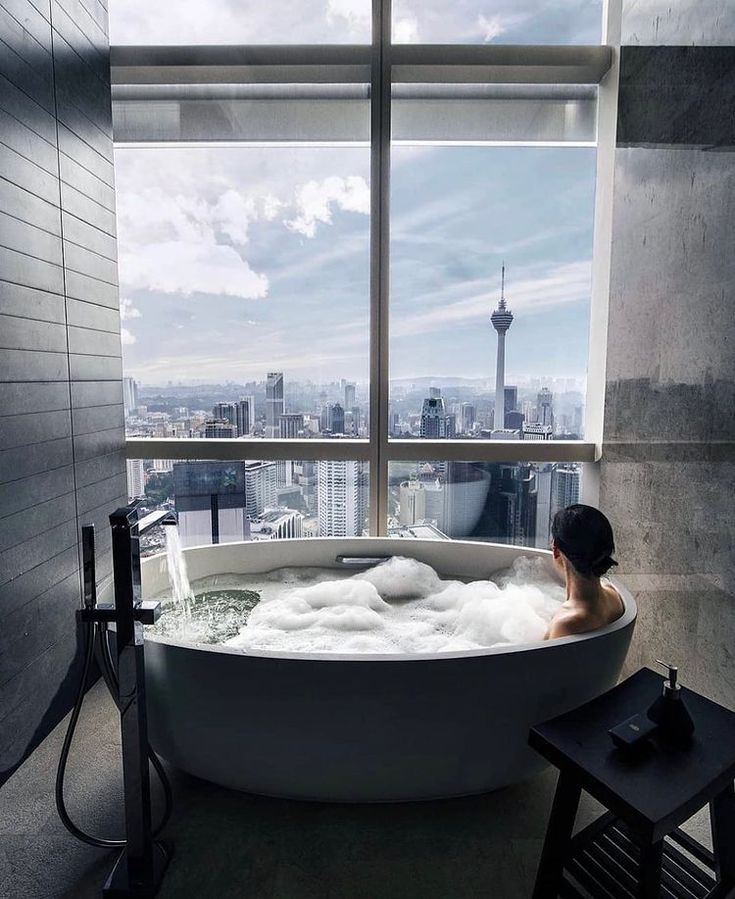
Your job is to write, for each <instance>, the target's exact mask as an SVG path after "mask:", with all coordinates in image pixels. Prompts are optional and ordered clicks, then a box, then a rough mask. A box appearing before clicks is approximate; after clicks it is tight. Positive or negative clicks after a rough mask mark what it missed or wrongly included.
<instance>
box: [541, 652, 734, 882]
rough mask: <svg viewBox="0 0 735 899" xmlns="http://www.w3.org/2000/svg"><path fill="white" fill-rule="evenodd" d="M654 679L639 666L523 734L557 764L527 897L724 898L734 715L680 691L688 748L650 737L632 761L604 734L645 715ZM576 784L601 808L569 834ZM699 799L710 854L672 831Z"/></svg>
mask: <svg viewBox="0 0 735 899" xmlns="http://www.w3.org/2000/svg"><path fill="white" fill-rule="evenodd" d="M662 682H663V678H662V677H661V676H660V675H659V674H657V673H656V672H654V671H651V670H650V669H648V668H642V669H641V670H640V671H638V672H636V674H634V675H633V676H632V677H631V678H629V679H628V680H626V681H624V682H623V683H621V684H619V685H618V686H617V687H614V688H613V689H612V690H609V691H608V692H607V693H605V694H603V695H602V696H600V697H598V698H597V699H594V700H592V701H591V702H588V703H586V704H585V705H583V706H580V708H578V709H575V710H574V711H572V712H568V713H566V714H565V715H560V716H559V717H558V718H554V719H552V720H551V721H547V722H546V723H545V724H540V725H538V726H537V727H534V728H533V729H532V730H531V732H530V734H529V743H530V745H531V746H532V747H533V748H534V749H536V750H537V751H538V752H540V753H541V755H543V756H544V757H545V758H546V759H548V760H549V761H550V762H551V763H552V764H553V765H555V766H556V767H557V768H558V769H559V781H558V784H557V787H556V795H555V796H554V804H553V806H552V809H551V817H550V819H549V824H548V828H547V831H546V839H545V841H544V848H543V852H542V854H541V862H540V864H539V870H538V875H537V877H536V886H535V889H534V893H533V897H534V899H555V897H557V896H562V897H598V896H599V897H603V896H604V897H618V896H620V897H645V899H653V897H656V899H658V897H663V899H683V897H686V899H698V897H710V899H715V897H717V899H724V897H725V896H726V895H727V894H728V893H729V891H730V890H731V889H732V888H733V887H735V791H734V790H733V778H735V714H733V712H730V711H728V710H727V709H725V708H723V707H722V706H720V705H717V703H715V702H711V701H710V700H708V699H705V698H704V697H703V696H700V695H699V694H697V693H694V692H692V691H691V690H687V689H685V688H682V697H683V699H684V701H685V702H686V705H687V708H688V709H689V712H690V714H691V716H692V718H693V719H694V725H695V728H696V731H695V733H694V737H693V740H692V743H691V745H690V746H689V747H687V748H686V749H674V748H670V747H666V746H664V745H662V744H660V743H658V742H656V741H655V740H654V743H655V745H654V746H652V747H651V749H650V751H648V752H646V753H643V754H641V755H637V756H636V757H633V758H631V757H626V756H625V755H624V754H623V753H621V751H620V750H619V749H616V748H615V747H614V746H613V744H612V742H611V741H610V737H609V736H608V734H607V731H608V729H609V728H610V727H613V726H614V725H616V724H619V723H621V722H622V721H624V720H625V719H626V718H630V717H631V716H632V715H635V714H636V713H638V712H644V713H645V711H646V709H647V708H648V707H649V706H650V704H651V703H652V702H653V701H654V699H655V698H656V697H657V696H659V695H660V693H661V687H662ZM582 789H584V790H586V791H587V792H588V793H590V795H592V796H593V797H594V798H595V799H597V800H598V802H601V803H602V804H603V805H604V806H605V807H606V808H608V809H609V812H608V813H607V814H604V815H602V817H600V818H598V819H597V820H596V821H594V822H593V823H592V824H590V825H589V827H586V828H585V829H584V830H582V831H580V833H578V834H577V835H576V836H575V837H572V829H573V827H574V820H575V817H576V814H577V807H578V805H579V797H580V793H581V791H582ZM707 803H709V808H710V816H711V820H712V842H713V846H714V853H711V852H709V851H708V850H707V849H705V848H704V847H703V846H701V845H700V844H699V843H698V842H696V841H695V840H693V839H692V838H691V837H690V836H688V835H687V834H685V833H684V832H683V831H681V830H680V829H679V825H680V824H683V823H684V821H686V820H687V819H689V818H691V816H692V815H693V814H694V813H695V812H696V811H698V810H699V809H700V808H702V807H703V806H704V805H706V804H707Z"/></svg>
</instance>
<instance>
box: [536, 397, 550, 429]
mask: <svg viewBox="0 0 735 899" xmlns="http://www.w3.org/2000/svg"><path fill="white" fill-rule="evenodd" d="M553 401H554V394H553V393H552V392H551V391H550V390H549V388H548V387H542V388H541V390H540V391H539V393H538V396H537V398H536V421H537V422H538V423H539V424H541V425H550V426H551V427H552V428H553V427H554V410H553V406H552V404H553Z"/></svg>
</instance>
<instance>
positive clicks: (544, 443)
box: [386, 440, 598, 462]
mask: <svg viewBox="0 0 735 899" xmlns="http://www.w3.org/2000/svg"><path fill="white" fill-rule="evenodd" d="M386 453H387V457H388V460H389V461H390V462H423V461H426V460H428V459H437V460H440V461H443V460H445V459H446V460H449V461H456V462H594V461H596V459H597V456H598V452H597V445H596V444H595V443H589V442H585V441H580V440H389V441H388V446H387V449H386Z"/></svg>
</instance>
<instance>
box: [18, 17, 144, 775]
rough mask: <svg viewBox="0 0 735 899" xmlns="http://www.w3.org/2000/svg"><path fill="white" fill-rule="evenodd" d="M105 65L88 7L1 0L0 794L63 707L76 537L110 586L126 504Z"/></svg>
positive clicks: (72, 635) (74, 651) (72, 642)
mask: <svg viewBox="0 0 735 899" xmlns="http://www.w3.org/2000/svg"><path fill="white" fill-rule="evenodd" d="M108 56H109V52H108V46H107V14H106V10H105V8H104V7H103V6H101V5H100V4H99V3H97V2H96V0H86V2H83V3H82V2H79V0H61V2H57V0H52V2H49V0H0V278H1V280H0V723H1V725H2V726H0V734H2V736H0V783H2V781H3V780H5V779H6V778H7V777H8V776H9V774H10V773H12V771H13V770H14V769H15V768H16V767H17V766H18V765H19V764H20V763H21V762H22V761H23V759H24V758H25V757H26V756H27V754H28V753H29V752H30V751H32V750H33V748H34V747H35V746H36V745H37V744H38V743H39V742H40V741H41V740H42V739H43V738H44V737H45V736H46V734H47V733H48V732H49V730H50V729H51V728H53V727H54V726H55V725H56V723H57V722H58V721H59V719H60V718H61V717H62V716H63V715H64V714H65V713H66V712H67V711H68V709H69V707H70V704H71V701H72V698H73V695H74V691H75V690H76V687H77V678H78V676H79V673H80V663H81V658H80V652H79V648H80V635H79V632H78V629H77V627H78V626H77V622H76V615H75V610H76V609H77V608H78V607H79V605H80V602H81V583H80V572H79V567H80V566H79V562H80V560H79V541H78V537H79V530H80V527H81V526H82V525H83V524H86V523H92V522H93V523H94V524H95V525H96V526H97V528H98V529H99V535H98V538H99V539H98V543H99V547H100V553H99V558H98V563H97V574H98V577H99V579H100V580H104V579H106V578H108V577H109V575H110V571H111V569H110V555H109V547H110V538H109V533H108V531H109V527H108V517H109V514H110V512H111V511H113V510H114V509H115V508H116V507H117V506H118V505H120V504H121V503H123V502H125V500H126V485H125V459H124V430H123V416H122V405H121V399H122V385H121V374H122V373H121V347H120V315H119V302H118V295H117V287H116V283H117V270H116V259H117V248H116V244H115V213H114V210H115V197H114V190H113V186H112V185H113V184H114V179H113V156H112V140H111V133H112V130H111V129H112V126H111V114H110V87H109V64H108ZM90 353H91V355H90Z"/></svg>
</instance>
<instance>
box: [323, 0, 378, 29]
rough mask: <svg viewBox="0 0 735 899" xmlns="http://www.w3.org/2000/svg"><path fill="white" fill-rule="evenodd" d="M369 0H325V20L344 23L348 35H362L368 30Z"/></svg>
mask: <svg viewBox="0 0 735 899" xmlns="http://www.w3.org/2000/svg"><path fill="white" fill-rule="evenodd" d="M370 20H371V7H370V2H369V0H327V22H328V23H329V24H330V25H336V26H338V27H339V25H342V24H344V25H346V26H347V31H348V32H349V34H350V35H356V34H357V35H362V34H364V32H365V31H368V32H369V30H370Z"/></svg>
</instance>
